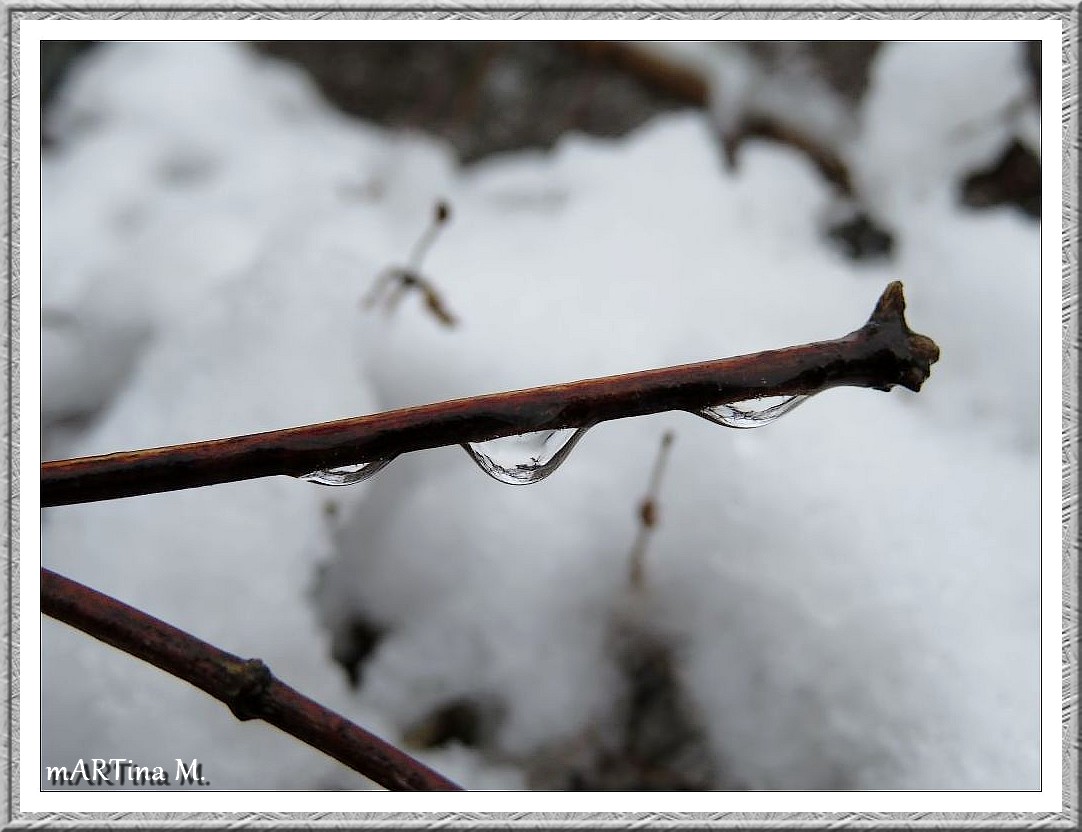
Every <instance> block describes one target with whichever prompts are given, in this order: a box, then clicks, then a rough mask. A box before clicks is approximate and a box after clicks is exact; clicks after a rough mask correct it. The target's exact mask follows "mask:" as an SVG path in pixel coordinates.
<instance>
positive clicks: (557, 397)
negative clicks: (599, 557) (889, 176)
mask: <svg viewBox="0 0 1082 832" xmlns="http://www.w3.org/2000/svg"><path fill="white" fill-rule="evenodd" d="M904 311H905V299H904V297H903V295H902V284H901V283H899V282H894V283H891V284H890V285H889V286H888V287H887V288H886V290H885V291H884V292H883V295H882V297H880V299H879V302H878V304H877V305H876V307H875V310H874V312H873V313H872V316H871V318H870V319H869V320H868V322H867V323H866V324H865V325H864V326H862V327H861V328H860V329H858V330H856V331H855V332H852V333H850V334H849V335H846V336H844V337H843V338H838V339H835V340H833V341H820V342H817V343H814V344H805V345H803V346H798V347H789V348H787V349H778V350H768V351H766V352H759V353H754V354H752V355H744V356H739V357H736V358H723V359H720V360H717V361H706V362H703V363H700V364H685V365H683V366H679V367H667V368H665V369H660V370H647V371H644V372H639V373H629V374H627V375H620V376H608V377H605V378H597V379H590V380H587V381H578V382H573V383H570V384H555V385H551V386H549V387H537V388H534V389H531V390H519V391H516V392H511V393H496V394H491V395H487V396H477V397H474V398H468V399H457V400H455V401H449V402H440V403H437V404H429V405H423V406H421V407H411V408H405V409H402V410H394V411H390V412H388V413H376V414H373V415H370V416H359V417H356V418H352V419H342V420H340V421H336V422H324V423H322V424H318V425H308V426H305V427H297V428H288V429H285V430H276V431H270V432H267V433H257V434H252V435H250V436H238V437H231V438H228V439H216V440H211V441H208V442H195V443H191V444H188V445H174V446H171V447H166V448H154V449H151V450H145V451H126V452H121V453H115V454H107V455H104V456H94V457H84V458H82V459H74V460H62V461H58V462H46V463H44V464H43V465H42V466H41V502H42V505H43V506H58V505H67V504H70V503H85V502H93V501H95V500H109V499H114V498H117V497H129V496H133V495H137V494H150V493H155V492H160V491H174V490H177V489H181V488H196V487H199V486H205V485H214V484H216V483H223V482H234V481H238V480H246V479H254V478H256V477H269V476H272V475H275V474H286V475H291V476H303V475H304V474H308V473H311V472H313V471H318V470H322V469H327V468H337V467H341V466H346V465H356V464H359V463H362V462H371V461H375V460H383V459H390V458H393V457H395V456H397V455H399V454H403V453H409V452H411V451H419V450H424V449H427V448H436V447H440V446H442V445H455V444H462V443H466V442H479V441H484V440H488V439H495V438H498V437H501V436H511V435H514V434H520V433H529V432H531V431H540V430H559V429H563V428H569V427H582V426H586V425H593V424H597V423H598V422H604V421H608V420H610V419H623V418H627V417H632V416H642V415H645V414H649V413H660V412H662V411H667V410H687V411H691V412H698V411H700V410H702V409H703V408H706V407H711V406H715V405H719V404H728V403H732V402H739V401H746V400H750V399H757V398H763V397H767V396H791V395H802V394H803V395H808V394H814V393H818V392H820V391H823V390H827V389H829V388H832V387H838V386H853V387H872V388H875V389H878V390H889V389H890V388H891V387H893V386H894V385H898V384H900V385H902V386H903V387H906V388H908V389H910V390H913V391H917V390H919V389H920V387H921V384H923V382H924V380H925V379H926V378H927V377H928V374H929V372H930V368H931V365H932V364H933V363H934V362H935V361H937V360H938V359H939V348H938V347H937V346H936V345H935V343H934V342H933V341H932V340H931V339H930V338H927V337H925V336H923V335H917V334H915V333H913V332H912V331H910V329H909V327H908V326H907V325H906V322H905V316H904Z"/></svg>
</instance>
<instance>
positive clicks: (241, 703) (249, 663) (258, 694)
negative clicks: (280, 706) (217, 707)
mask: <svg viewBox="0 0 1082 832" xmlns="http://www.w3.org/2000/svg"><path fill="white" fill-rule="evenodd" d="M228 672H229V675H230V677H231V680H230V681H231V683H230V689H229V691H228V692H227V694H226V700H225V704H226V705H227V706H229V710H231V711H232V712H233V716H235V717H236V718H237V719H239V720H242V721H243V720H249V719H261V718H262V717H263V711H264V700H263V696H264V694H266V692H267V691H268V690H269V689H270V686H271V682H273V681H274V675H273V674H272V673H271V671H270V668H269V667H267V665H266V664H264V662H263V660H262V659H247V660H245V661H240V662H236V663H235V664H233V665H232V666H230V667H229V668H228Z"/></svg>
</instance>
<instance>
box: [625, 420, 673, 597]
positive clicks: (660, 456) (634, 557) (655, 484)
mask: <svg viewBox="0 0 1082 832" xmlns="http://www.w3.org/2000/svg"><path fill="white" fill-rule="evenodd" d="M672 440H673V434H672V431H671V430H670V431H666V432H665V435H664V436H662V437H661V447H660V448H659V449H658V452H657V460H656V461H655V462H654V470H653V471H652V472H651V473H650V485H649V487H648V488H647V489H646V497H645V498H644V499H643V501H642V503H641V504H640V505H639V532H638V534H637V535H636V537H635V544H634V546H632V548H631V588H632V589H634V590H640V589H642V587H643V584H644V582H645V579H646V544H647V543H648V542H649V541H650V535H651V534H653V531H654V529H655V528H656V527H657V520H658V509H657V496H658V492H659V491H660V490H661V478H662V477H663V476H665V465H666V463H668V461H669V450H670V449H671V448H672Z"/></svg>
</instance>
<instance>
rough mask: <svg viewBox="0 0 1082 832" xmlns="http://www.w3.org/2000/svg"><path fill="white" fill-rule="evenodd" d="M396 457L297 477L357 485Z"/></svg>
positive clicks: (334, 483)
mask: <svg viewBox="0 0 1082 832" xmlns="http://www.w3.org/2000/svg"><path fill="white" fill-rule="evenodd" d="M394 459H395V458H394V457H393V456H392V457H390V458H389V459H377V460H374V461H373V462H360V463H357V464H356V465H343V466H341V467H340V468H324V469H321V470H319V471H313V472H312V473H310V474H301V475H300V476H298V477H297V479H299V480H304V481H305V482H314V483H316V484H317V485H356V484H357V483H359V482H364V481H365V480H366V479H368V478H369V477H371V476H372V475H374V474H378V473H379V472H380V471H382V470H383V469H384V468H386V467H387V466H388V465H390V464H391V463H392V462H394Z"/></svg>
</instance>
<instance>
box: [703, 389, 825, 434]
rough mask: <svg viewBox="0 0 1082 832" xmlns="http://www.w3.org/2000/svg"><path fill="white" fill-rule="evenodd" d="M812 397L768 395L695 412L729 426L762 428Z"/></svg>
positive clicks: (716, 422)
mask: <svg viewBox="0 0 1082 832" xmlns="http://www.w3.org/2000/svg"><path fill="white" fill-rule="evenodd" d="M810 398H811V396H766V397H764V398H761V399H749V400H748V401H745V402H737V403H736V404H719V405H715V406H714V407H704V408H703V409H702V410H697V411H695V414H696V415H697V416H702V417H703V418H704V419H709V420H710V421H711V422H714V423H715V424H718V425H724V426H725V427H727V428H761V427H765V426H766V425H769V424H770V423H771V422H776V421H777V420H778V419H780V418H781V417H782V416H784V415H785V414H786V413H789V412H790V411H791V410H795V409H796V408H797V407H799V406H800V405H802V404H804V402H806V401H807V400H808V399H810Z"/></svg>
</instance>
